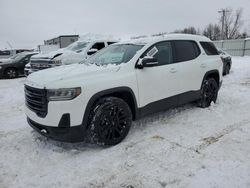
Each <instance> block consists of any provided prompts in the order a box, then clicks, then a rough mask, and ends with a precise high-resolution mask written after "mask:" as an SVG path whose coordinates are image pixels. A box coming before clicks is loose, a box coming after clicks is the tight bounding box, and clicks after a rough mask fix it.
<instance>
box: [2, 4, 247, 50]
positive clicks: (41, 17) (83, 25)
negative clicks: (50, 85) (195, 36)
mask: <svg viewBox="0 0 250 188" xmlns="http://www.w3.org/2000/svg"><path fill="white" fill-rule="evenodd" d="M226 7H232V8H235V9H236V8H241V7H242V8H243V9H244V12H243V15H244V18H243V19H244V20H246V22H245V25H244V29H246V30H248V31H250V0H0V18H1V19H0V20H1V22H0V49H2V48H6V47H7V48H9V46H8V44H7V42H9V43H10V44H11V45H12V46H13V47H15V48H18V47H26V48H27V47H36V46H37V45H38V44H43V40H46V39H50V38H52V37H54V36H58V35H66V34H80V35H81V34H85V33H96V34H100V33H101V34H109V35H110V34H111V35H114V36H121V37H128V36H137V35H142V34H153V33H158V32H171V31H174V30H176V29H181V28H184V27H186V26H195V27H197V28H201V29H202V28H204V27H205V25H207V24H208V23H210V22H212V23H216V22H218V18H219V14H218V10H219V9H221V8H226Z"/></svg>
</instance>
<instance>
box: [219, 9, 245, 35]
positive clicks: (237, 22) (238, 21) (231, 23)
mask: <svg viewBox="0 0 250 188" xmlns="http://www.w3.org/2000/svg"><path fill="white" fill-rule="evenodd" d="M221 12H222V13H223V15H222V17H221V19H220V23H222V25H223V26H224V27H223V31H222V37H223V38H225V39H237V38H240V37H241V33H240V29H241V26H242V24H243V21H242V13H243V9H242V8H240V9H237V10H236V11H233V9H231V8H227V9H223V10H222V11H221Z"/></svg>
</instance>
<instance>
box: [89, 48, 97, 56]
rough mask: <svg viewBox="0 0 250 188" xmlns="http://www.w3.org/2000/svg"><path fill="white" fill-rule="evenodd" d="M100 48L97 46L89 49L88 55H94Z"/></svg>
mask: <svg viewBox="0 0 250 188" xmlns="http://www.w3.org/2000/svg"><path fill="white" fill-rule="evenodd" d="M97 51H98V50H97V49H96V48H92V49H90V50H89V51H88V53H87V54H88V55H93V54H94V53H96V52H97Z"/></svg>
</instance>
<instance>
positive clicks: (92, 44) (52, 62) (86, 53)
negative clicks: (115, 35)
mask: <svg viewBox="0 0 250 188" xmlns="http://www.w3.org/2000/svg"><path fill="white" fill-rule="evenodd" d="M116 42H117V41H114V40H81V39H79V40H78V41H76V42H74V43H72V44H71V45H69V46H68V47H66V48H62V49H59V50H56V51H52V52H49V53H45V54H43V53H40V54H37V55H35V56H33V57H32V58H31V60H30V67H29V65H27V67H26V72H27V75H28V74H31V73H33V72H36V71H39V70H43V69H47V68H52V67H57V66H61V65H69V64H74V63H79V62H81V61H83V60H86V59H87V58H89V57H90V56H91V55H93V54H94V53H96V52H97V51H99V50H101V49H102V48H105V47H106V46H108V45H110V44H113V43H116Z"/></svg>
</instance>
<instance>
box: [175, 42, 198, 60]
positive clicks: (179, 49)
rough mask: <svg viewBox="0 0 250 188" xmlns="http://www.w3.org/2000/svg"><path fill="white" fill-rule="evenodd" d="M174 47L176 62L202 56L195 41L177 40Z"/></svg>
mask: <svg viewBox="0 0 250 188" xmlns="http://www.w3.org/2000/svg"><path fill="white" fill-rule="evenodd" d="M174 46H175V62H182V61H189V60H192V59H195V58H196V57H198V56H199V55H200V49H199V47H198V45H197V44H196V42H194V41H185V40H177V41H174Z"/></svg>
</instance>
